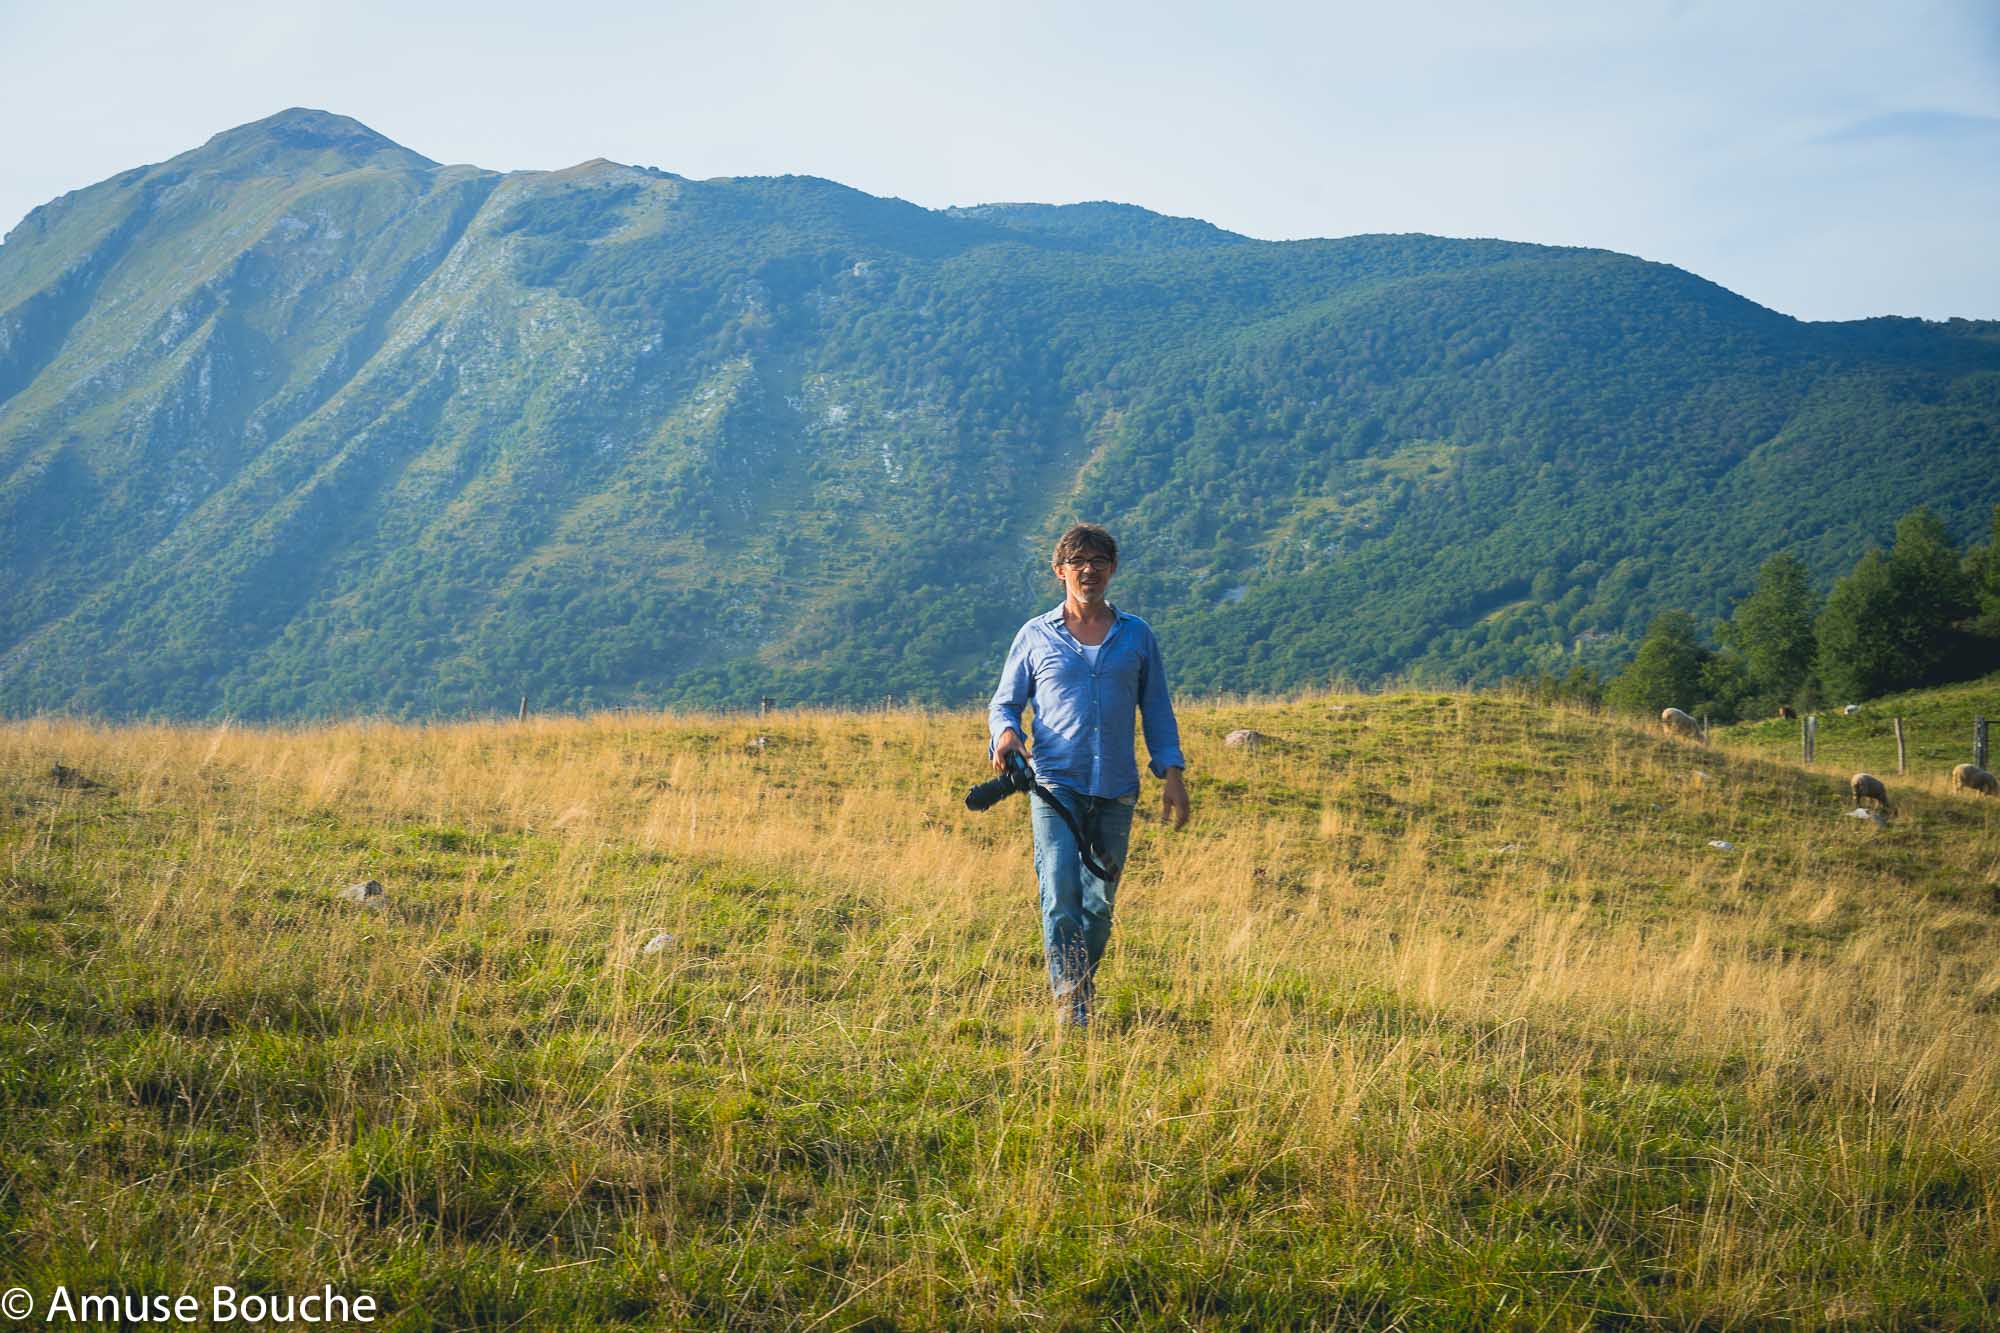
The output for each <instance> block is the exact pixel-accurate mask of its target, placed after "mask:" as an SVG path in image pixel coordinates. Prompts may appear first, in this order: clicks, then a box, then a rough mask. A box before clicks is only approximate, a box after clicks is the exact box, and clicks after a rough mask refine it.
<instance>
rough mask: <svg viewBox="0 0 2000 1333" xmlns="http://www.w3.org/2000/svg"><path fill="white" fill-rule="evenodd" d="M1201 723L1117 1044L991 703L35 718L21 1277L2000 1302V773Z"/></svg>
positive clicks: (1133, 936)
mask: <svg viewBox="0 0 2000 1333" xmlns="http://www.w3.org/2000/svg"><path fill="white" fill-rule="evenodd" d="M1182 725H1183V731H1184V735H1185V738H1186V741H1187V746H1188V750H1189V754H1190V771H1189V785H1190V790H1191V793H1192V795H1193V799H1194V806H1195V815H1194V820H1193V822H1192V823H1191V824H1190V825H1189V827H1188V828H1186V829H1185V830H1181V831H1179V832H1174V831H1171V830H1168V829H1167V828H1165V827H1164V826H1163V825H1161V824H1160V823H1158V822H1157V821H1156V820H1146V821H1141V823H1140V824H1139V825H1138V826H1137V827H1136V828H1135V832H1134V841H1133V854H1132V857H1131V860H1130V862H1129V866H1128V870H1127V872H1126V875H1125V878H1124V881H1123V883H1122V884H1121V886H1120V893H1119V906H1118V919H1117V925H1116V928H1115V930H1114V932H1113V937H1112V943H1111V948H1110V952H1109V954H1108V956H1107V958H1106V962H1105V966H1104V970H1103V972H1102V974H1101V983H1100V984H1101V991H1100V1016H1099V1022H1098V1023H1097V1024H1096V1025H1095V1026H1094V1027H1093V1028H1092V1029H1090V1030H1089V1031H1088V1032H1087V1033H1084V1034H1076V1033H1063V1032H1061V1031H1060V1030H1059V1029H1058V1028H1057V1027H1056V1025H1055V1021H1054V1013H1053V1010H1052V1008H1051V1006H1050V1004H1049V1002H1048V998H1047V994H1046V981H1045V978H1044V974H1043V971H1042V963H1041V957H1040V936H1039V928H1038V924H1037V918H1036V913H1035V906H1034V903H1035V889H1034V883H1033V877H1032V872H1031V868H1030V865H1029V859H1028V851H1027V811H1026V807H1025V804H1024V803H1023V802H1022V801H1021V800H1020V799H1019V798H1016V799H1014V800H1011V801H1009V802H1007V803H1006V804H1004V805H1002V806H1001V807H999V808H997V809H995V810H993V811H990V812H988V813H985V814H972V813H970V812H968V811H966V810H965V808H964V807H963V804H962V797H963V794H964V790H965V788H966V787H967V786H968V785H969V784H970V783H972V782H974V781H977V780H979V779H980V778H981V777H983V776H986V773H985V770H984V733H983V720H982V718H981V717H980V716H978V715H976V714H974V713H970V712H936V711H917V710H903V711H896V710H890V711H878V712H799V713H782V714H777V715H774V716H771V717H768V718H762V719H759V718H755V717H743V716H723V715H706V716H704V715H685V714H677V715H669V716H662V715H657V714H639V713H619V714H605V715H598V716H590V717H582V718H547V719H530V720H528V721H525V722H514V721H505V722H498V721H495V722H468V723H463V724H451V725H432V726H401V725H391V724H387V723H381V724H372V723H353V724H344V725H328V726H317V727H301V728H289V729H275V728H274V729H246V728H240V727H235V726H228V725H223V726H208V727H197V726H178V727H170V726H121V727H108V726H96V725H91V724H88V723H83V722H75V721H57V720H44V721H22V722H14V723H9V724H5V725H4V726H0V816H4V823H0V877H4V878H0V932H4V933H0V940H4V954H3V955H0V1123H4V1124H5V1126H6V1131H5V1134H4V1135H0V1285H5V1286H12V1285H15V1284H17V1283H18V1284H20V1285H24V1286H26V1287H28V1288H30V1289H31V1290H33V1291H36V1292H38V1293H41V1294H42V1295H43V1296H44V1297H46V1293H47V1292H48V1291H49V1290H51V1289H52V1288H53V1287H55V1286H56V1285H57V1284H66V1285H67V1286H68V1287H69V1288H70V1289H72V1290H78V1291H125V1292H131V1293H158V1292H166V1293H176V1292H181V1291H191V1290H194V1291H199V1290H205V1289H206V1288H207V1286H209V1285H211V1284H214V1283H225V1282H226V1283H230V1284H232V1285H234V1286H235V1287H237V1288H238V1289H239V1290H241V1291H246V1292H249V1291H261V1292H269V1293H284V1292H305V1291H317V1290H318V1289H319V1288H320V1286H321V1285H322V1284H323V1283H327V1282H331V1283H333V1284H335V1286H336V1287H337V1288H339V1289H340V1290H342V1291H344V1292H347V1293H349V1294H354V1293H361V1292H366V1293H370V1294H373V1295H374V1296H375V1297H376V1298H377V1299H378V1300H379V1301H380V1302H381V1303H382V1305H383V1306H384V1308H385V1310H386V1311H387V1313H386V1314H385V1316H384V1318H383V1319H382V1320H381V1321H379V1324H378V1326H381V1327H391V1328H399V1329H419V1328H440V1329H442V1328H468V1327H486V1328H501V1327H574V1328H587V1327H606V1326H620V1325H632V1326H648V1327H686V1326H696V1327H719V1328H720V1327H726V1328H811V1329H842V1328H876V1329H891V1328H897V1329H902V1328H910V1329H916V1328H945V1327H953V1328H956V1327H973V1328H1014V1329H1061V1328H1095V1327H1114V1328H1121V1329H1140V1328H1185V1327H1191V1326H1192V1327H1259V1328H1264V1327H1314V1328H1325V1327H1384V1328H1388V1327H1394V1328H1440V1327H1450V1328H1459V1327H1478V1328H1578V1327H1607V1326H1618V1325H1647V1326H1653V1325H1657V1326H1662V1327H1675V1328H1686V1327H1701V1328H1714V1329H1728V1328H1755V1327H1766V1326H1774V1325H1786V1326H1794V1325H1797V1326H1814V1327H1854V1328H1863V1327H1866V1328H1875V1327H1884V1326H1922V1327H1946V1328H1949V1327H1964V1328H1973V1327H1980V1326H1992V1325H1994V1324H1995V1323H2000V1095H1996V1094H2000V958H1996V954H1995V944H1996V940H2000V801H1991V800H1985V801H1982V800H1978V799H1973V798H1968V797H1961V796H1953V795H1952V794H1951V793H1949V792H1948V791H1946V789H1945V784H1944V780H1943V777H1942V774H1941V773H1939V774H1931V775H1928V776H1926V775H1913V776H1912V777H1911V778H1909V779H1908V780H1906V781H1905V782H1904V783H1902V784H1900V785H1899V786H1898V788H1897V793H1898V797H1899V801H1898V805H1899V817H1898V818H1896V819H1894V820H1892V821H1890V822H1889V823H1887V824H1886V825H1882V826H1877V825H1876V824H1874V823H1872V822H1870V821H1866V820H1860V819H1855V818H1852V817H1850V815H1849V814H1848V811H1849V809H1850V808H1851V802H1850V801H1849V800H1848V799H1847V797H1846V792H1845V790H1844V783H1843V781H1842V779H1843V778H1844V773H1835V772H1834V771H1833V769H1832V767H1830V766H1827V765H1822V766H1821V767H1820V768H1819V769H1816V770H1814V771H1806V770H1802V769H1800V768H1799V767H1797V766H1796V765H1795V764H1794V763H1792V762H1789V761H1790V760H1791V759H1793V758H1795V757H1796V755H1795V754H1784V753H1779V751H1778V742H1777V741H1776V740H1765V741H1762V742H1760V741H1759V739H1758V737H1757V736H1755V735H1752V734H1748V733H1746V734H1744V735H1741V736H1737V735H1733V734H1731V735H1728V736H1726V737H1725V738H1724V739H1723V740H1722V741H1721V742H1720V743H1719V744H1717V745H1716V746H1714V747H1703V746H1700V745H1697V744H1694V743H1690V742H1684V741H1675V740H1669V739H1666V738H1663V737H1660V736H1658V735H1656V734H1653V733H1651V732H1648V731H1646V730H1642V729H1639V728H1636V727H1633V726H1631V725H1628V724H1626V723H1624V722H1621V721H1617V720H1612V719H1608V718H1605V717H1601V716H1599V715H1596V714H1594V713H1591V712H1587V711H1579V710H1572V709H1567V708H1562V707H1546V706H1542V705H1538V704H1535V703H1533V702H1530V701H1528V700H1525V699H1522V698H1517V697H1513V696H1509V695H1504V694H1456V693H1429V692H1404V693H1395V694H1383V695H1359V694H1356V695H1313V696H1306V697H1300V698H1295V699H1290V700H1283V701H1272V702H1228V701H1217V702H1210V703H1201V704H1189V705H1187V706H1186V707H1185V708H1184V709H1183V712H1182ZM1245 727H1249V728H1255V729H1256V730H1258V731H1260V732H1263V733H1266V734H1267V735H1268V736H1269V737H1271V738H1272V739H1271V740H1270V742H1269V743H1268V744H1266V745H1264V746H1262V747H1260V748H1258V749H1255V750H1243V749H1231V748H1228V747H1226V746H1225V745H1224V744H1223V739H1222V738H1223V737H1224V735H1225V734H1227V733H1228V732H1230V731H1232V730H1235V729H1238V728H1245ZM1827 748H1829V747H1828V744H1827V740H1826V737H1825V734H1824V733H1823V734H1822V750H1823V754H1824V751H1825V750H1826V749H1827ZM56 765H62V766H64V768H66V769H68V770H71V771H72V772H73V773H74V774H78V775H81V780H88V781H91V782H95V783H98V784H101V785H99V786H95V787H84V786H80V785H77V784H78V782H79V779H78V778H76V777H70V778H66V779H64V780H63V781H61V782H59V781H57V779H56V777H55V775H54V767H55V766H56ZM1878 771H1879V770H1878ZM1892 771H1893V768H1892ZM1157 807H1158V787H1157V784H1154V783H1153V782H1152V781H1151V780H1150V779H1148V783H1147V790H1146V792H1145V793H1144V796H1143V798H1142V806H1141V809H1142V812H1145V811H1148V810H1153V811H1156V810H1157ZM1716 842H1721V843H1724V844H1727V845H1726V846H1721V847H1718V846H1715V845H1713V844H1714V843H1716ZM367 880H374V881H377V882H379V883H380V884H381V885H382V886H383V889H384V892H383V893H382V894H381V895H380V897H379V898H377V899H375V900H373V901H372V902H368V903H357V902H351V901H347V900H345V899H343V897H342V896H341V890H343V889H345V888H346V887H348V886H349V885H352V884H355V883H357V882H361V881H367Z"/></svg>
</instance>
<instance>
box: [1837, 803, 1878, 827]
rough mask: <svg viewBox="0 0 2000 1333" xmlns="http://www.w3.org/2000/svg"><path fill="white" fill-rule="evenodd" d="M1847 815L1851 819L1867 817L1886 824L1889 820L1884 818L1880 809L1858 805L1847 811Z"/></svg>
mask: <svg viewBox="0 0 2000 1333" xmlns="http://www.w3.org/2000/svg"><path fill="white" fill-rule="evenodd" d="M1847 817H1848V818H1849V819H1866V820H1868V821H1870V822H1871V823H1875V824H1885V823H1887V822H1888V821H1887V820H1885V819H1883V818H1882V812H1881V811H1880V810H1864V809H1862V808H1861V807H1860V806H1858V805H1857V806H1855V807H1854V808H1853V809H1852V810H1849V811H1848V812H1847Z"/></svg>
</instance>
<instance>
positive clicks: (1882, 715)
mask: <svg viewBox="0 0 2000 1333" xmlns="http://www.w3.org/2000/svg"><path fill="white" fill-rule="evenodd" d="M1818 716H1819V728H1818V734H1817V735H1816V737H1815V739H1814V741H1813V767H1814V768H1815V769H1824V770H1825V771H1827V772H1829V773H1830V772H1833V771H1835V770H1836V769H1838V770H1842V773H1843V776H1844V775H1846V774H1851V773H1854V772H1856V771H1864V772H1869V773H1873V774H1875V775H1876V776H1877V777H1879V778H1881V779H1883V781H1885V782H1889V781H1893V780H1894V779H1895V778H1896V777H1897V773H1896V725H1895V724H1896V719H1897V718H1901V719H1902V720H1903V749H1904V763H1905V768H1906V772H1905V773H1904V774H1903V775H1902V776H1903V777H1904V778H1905V779H1906V781H1905V783H1904V785H1911V784H1915V785H1919V786H1923V787H1926V788H1928V787H1930V786H1932V785H1933V784H1934V783H1936V782H1941V781H1943V780H1945V779H1947V778H1949V776H1950V774H1951V769H1952V766H1953V765H1954V764H1963V763H1970V762H1971V761H1972V724H1973V719H1975V718H1982V717H1983V718H1985V719H1987V722H1988V724H1989V725H1988V727H1987V740H1988V743H1989V747H1990V750H1991V753H1990V754H1989V755H1988V759H1989V767H1990V766H1991V764H1992V763H2000V675H1993V676H1988V677H1986V678H1985V679H1983V680H1974V681H1967V682H1965V683H1964V684H1961V685H1946V686H1943V687H1941V688H1939V689H1935V690H1916V691H1913V692H1911V693H1908V694H1891V695H1885V696H1884V697H1882V698H1880V699H1871V700H1869V701H1868V702H1867V703H1865V704H1863V705H1862V706H1861V710H1860V711H1859V712H1857V713H1853V714H1843V713H1842V712H1841V711H1840V710H1839V709H1837V708H1827V709H1823V710H1821V711H1820V713H1819V714H1818ZM1799 731H1800V722H1799V721H1798V720H1797V719H1786V720H1783V721H1780V720H1778V719H1775V718H1774V719H1771V720H1769V721H1765V722H1754V723H1742V724H1739V725H1737V726H1734V727H1730V728H1728V730H1727V733H1726V734H1725V735H1722V736H1718V737H1717V739H1718V740H1719V741H1721V742H1723V743H1725V744H1730V745H1743V746H1747V747H1751V748H1754V749H1755V750H1757V751H1758V752H1759V753H1764V754H1768V755H1770V756H1771V757H1773V758H1776V759H1783V760H1789V761H1791V762H1797V761H1798V760H1799V759H1801V758H1802V757H1803V752H1802V750H1801V749H1800V744H1799V740H1800V737H1799Z"/></svg>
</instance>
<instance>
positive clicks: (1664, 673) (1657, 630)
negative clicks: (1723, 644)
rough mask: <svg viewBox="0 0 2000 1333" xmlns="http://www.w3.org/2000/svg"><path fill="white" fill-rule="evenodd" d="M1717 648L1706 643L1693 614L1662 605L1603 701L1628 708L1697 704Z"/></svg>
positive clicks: (1653, 710) (1650, 711)
mask: <svg viewBox="0 0 2000 1333" xmlns="http://www.w3.org/2000/svg"><path fill="white" fill-rule="evenodd" d="M1713 656H1714V654H1712V653H1710V652H1709V651H1708V650H1707V649H1706V648H1703V647H1702V646H1701V640H1700V638H1699V637H1697V635H1696V633H1695V625H1694V617H1693V616H1691V615H1689V614H1688V613H1687V612H1685V611H1679V610H1674V611H1662V612H1660V614H1659V615H1657V616H1655V617H1653V623H1652V624H1651V625H1650V626H1648V627H1647V629H1646V637H1645V638H1644V639H1643V640H1642V641H1641V642H1640V644H1639V652H1638V655H1637V656H1635V657H1634V658H1633V659H1632V661H1631V664H1630V665H1628V666H1627V667H1626V668H1625V669H1624V670H1623V671H1621V672H1619V673H1618V675H1617V676H1616V677H1615V678H1614V679H1613V680H1612V682H1611V684H1610V685H1609V686H1607V687H1606V688H1605V691H1604V702H1605V703H1607V704H1609V705H1611V707H1613V708H1618V709H1623V710H1626V711H1628V712H1635V713H1645V714H1648V715H1651V714H1656V713H1658V712H1659V711H1660V710H1661V709H1663V708H1685V709H1694V708H1696V707H1699V706H1700V704H1701V703H1702V702H1703V700H1704V699H1705V698H1706V691H1705V690H1704V688H1703V682H1702V672H1703V668H1705V667H1706V666H1707V665H1708V662H1709V659H1710V658H1711V657H1713Z"/></svg>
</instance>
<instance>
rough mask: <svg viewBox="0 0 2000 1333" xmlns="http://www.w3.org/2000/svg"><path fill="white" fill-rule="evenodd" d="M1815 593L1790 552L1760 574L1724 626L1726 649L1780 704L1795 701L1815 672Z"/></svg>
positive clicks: (1755, 683) (1758, 687)
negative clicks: (1736, 657)
mask: <svg viewBox="0 0 2000 1333" xmlns="http://www.w3.org/2000/svg"><path fill="white" fill-rule="evenodd" d="M1818 614H1819V599H1818V598H1817V597H1815V596H1814V595H1813V590H1812V584H1811V582H1810V580H1809V579H1808V577H1807V574H1806V567H1805V563H1804V562H1803V561H1801V560H1800V559H1799V558H1798V557H1796V556H1794V555H1792V554H1790V553H1789V552H1787V553H1782V554H1779V555H1774V556H1772V557H1771V558H1770V559H1769V560H1766V561H1765V562H1764V565H1763V568H1761V569H1759V570H1758V571H1757V587H1756V589H1755V590H1754V591H1752V592H1751V594H1750V595H1749V596H1748V597H1746V598H1744V599H1743V600H1742V601H1740V602H1738V603H1737V604H1736V611H1735V614H1734V615H1732V616H1731V617H1730V619H1729V620H1728V621H1726V622H1725V623H1724V624H1723V626H1722V642H1723V645H1724V646H1725V647H1727V648H1729V649H1730V650H1731V651H1733V652H1735V653H1736V654H1737V655H1738V656H1740V657H1741V658H1742V659H1743V665H1744V668H1745V670H1746V671H1748V673H1749V676H1750V683H1751V685H1752V686H1753V687H1754V688H1755V689H1756V690H1757V691H1758V692H1760V693H1762V694H1765V695H1768V696H1770V697H1771V698H1772V699H1773V700H1774V701H1776V702H1778V703H1793V702H1796V701H1797V700H1796V696H1797V695H1798V693H1799V691H1800V690H1801V689H1802V688H1803V687H1804V686H1805V683H1806V676H1807V675H1808V674H1809V673H1810V672H1811V671H1812V662H1813V649H1814V647H1815V645H1816V641H1815V639H1814V636H1813V621H1814V619H1815V618H1816V617H1817V615H1818Z"/></svg>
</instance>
